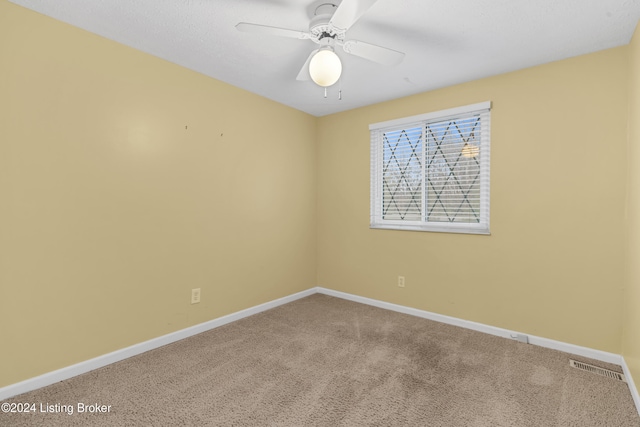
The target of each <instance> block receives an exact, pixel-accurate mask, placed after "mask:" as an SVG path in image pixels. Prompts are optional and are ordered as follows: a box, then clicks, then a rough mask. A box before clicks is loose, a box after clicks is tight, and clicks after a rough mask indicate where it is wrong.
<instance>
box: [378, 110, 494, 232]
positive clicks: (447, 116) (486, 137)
mask: <svg viewBox="0 0 640 427" xmlns="http://www.w3.org/2000/svg"><path fill="white" fill-rule="evenodd" d="M478 114H480V115H482V120H481V123H480V126H481V137H480V153H481V156H480V174H479V176H480V219H479V222H477V223H470V222H466V223H465V222H435V221H431V222H429V221H427V220H426V218H425V216H424V211H425V209H424V208H423V209H422V213H421V215H422V219H421V220H419V221H409V220H389V219H383V218H382V209H383V202H382V200H383V182H382V179H383V167H384V160H383V157H384V147H383V140H382V134H383V133H384V132H390V131H397V130H402V129H403V128H409V127H410V126H416V125H420V126H422V127H426V126H427V125H428V124H432V123H438V122H441V121H446V120H453V119H464V118H469V117H473V116H474V115H478ZM369 131H370V140H371V145H370V148H371V159H370V162H371V163H370V168H371V169H370V170H371V194H370V228H372V229H392V230H411V231H430V232H443V233H464V234H485V235H489V234H491V233H490V228H489V225H490V221H489V220H490V215H489V214H490V165H491V161H490V160H491V150H490V148H491V134H490V132H491V101H486V102H480V103H477V104H470V105H465V106H461V107H455V108H449V109H446V110H440V111H434V112H430V113H425V114H419V115H416V116H411V117H405V118H400V119H395V120H388V121H384V122H379V123H374V124H371V125H369ZM422 144H423V147H422V152H423V153H424V152H425V147H424V140H423V141H422ZM423 158H424V154H423ZM421 174H422V176H423V185H422V190H421V196H422V200H423V202H422V204H423V206H424V204H425V200H426V194H425V193H426V188H425V187H426V186H425V185H424V182H425V181H424V177H425V175H426V174H425V169H424V162H422V165H421Z"/></svg>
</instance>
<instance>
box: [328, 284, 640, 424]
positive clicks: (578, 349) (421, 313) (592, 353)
mask: <svg viewBox="0 0 640 427" xmlns="http://www.w3.org/2000/svg"><path fill="white" fill-rule="evenodd" d="M316 292H318V293H321V294H325V295H330V296H334V297H337V298H342V299H346V300H349V301H354V302H359V303H361V304H367V305H372V306H374V307H378V308H384V309H386V310H391V311H397V312H399V313H404V314H409V315H411V316H417V317H422V318H424V319H429V320H434V321H436V322H440V323H446V324H448V325H453V326H459V327H461V328H465V329H471V330H473V331H478V332H483V333H485V334H490V335H496V336H499V337H503V338H508V339H515V338H514V337H516V336H518V335H523V334H522V333H520V332H516V331H510V330H507V329H502V328H497V327H495V326H489V325H485V324H483V323H477V322H472V321H469V320H463V319H458V318H457V317H451V316H445V315H443V314H437V313H432V312H429V311H425V310H419V309H417V308H411V307H406V306H403V305H398V304H393V303H389V302H385V301H380V300H375V299H371V298H366V297H361V296H358V295H353V294H348V293H346V292H340V291H334V290H332V289H326V288H322V287H318V288H316ZM526 335H527V337H528V339H529V344H532V345H537V346H539V347H546V348H550V349H552V350H558V351H563V352H565V353H570V354H575V355H577V356H583V357H588V358H591V359H595V360H600V361H602V362H606V363H614V364H616V365H620V366H621V367H622V369H623V373H624V375H625V377H626V378H627V384H628V386H629V390H630V391H631V396H633V401H634V402H635V404H636V410H637V411H638V413H639V414H640V395H639V394H638V389H637V388H636V386H635V383H634V382H633V378H631V372H630V371H629V367H628V366H627V364H626V362H625V360H624V357H622V356H621V355H619V354H615V353H608V352H606V351H600V350H595V349H592V348H588V347H582V346H579V345H574V344H569V343H566V342H562V341H556V340H552V339H548V338H542V337H537V336H535V335H528V334H526Z"/></svg>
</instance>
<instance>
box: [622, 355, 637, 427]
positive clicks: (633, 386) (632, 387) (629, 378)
mask: <svg viewBox="0 0 640 427" xmlns="http://www.w3.org/2000/svg"><path fill="white" fill-rule="evenodd" d="M621 366H622V372H623V373H624V376H625V378H626V379H627V384H628V385H629V391H631V396H632V397H633V402H634V403H635V404H636V409H637V410H638V414H640V395H639V394H638V389H637V388H636V383H635V382H633V377H632V376H631V371H630V370H629V367H628V366H627V362H626V361H625V360H624V357H623V358H622V365H621Z"/></svg>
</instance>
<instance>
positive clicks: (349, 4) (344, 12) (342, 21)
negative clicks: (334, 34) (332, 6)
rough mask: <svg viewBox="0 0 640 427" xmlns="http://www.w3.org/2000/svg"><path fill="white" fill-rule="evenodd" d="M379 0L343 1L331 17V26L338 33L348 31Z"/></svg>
mask: <svg viewBox="0 0 640 427" xmlns="http://www.w3.org/2000/svg"><path fill="white" fill-rule="evenodd" d="M377 1H378V0H342V3H340V6H338V9H336V12H335V13H334V14H333V16H332V17H331V21H329V25H330V26H332V27H333V28H334V29H336V30H338V31H347V30H348V29H349V28H350V27H351V26H352V25H353V24H355V23H356V21H357V20H358V19H360V17H361V16H362V15H363V14H364V13H365V12H366V11H367V10H369V8H370V7H371V6H373V4H374V3H375V2H377Z"/></svg>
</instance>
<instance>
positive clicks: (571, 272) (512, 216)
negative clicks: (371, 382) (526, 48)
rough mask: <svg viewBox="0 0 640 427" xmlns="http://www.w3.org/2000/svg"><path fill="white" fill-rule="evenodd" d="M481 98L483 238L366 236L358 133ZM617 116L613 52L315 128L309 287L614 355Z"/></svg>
mask: <svg viewBox="0 0 640 427" xmlns="http://www.w3.org/2000/svg"><path fill="white" fill-rule="evenodd" d="M481 101H492V102H493V110H492V149H491V150H492V151H491V233H492V234H491V236H478V235H460V234H445V233H427V232H406V231H392V230H371V229H369V133H368V125H369V124H370V123H376V122H380V121H384V120H389V119H395V118H400V117H405V116H411V115H416V114H420V113H426V112H430V111H436V110H440V109H445V108H450V107H456V106H461V105H467V104H472V103H476V102H481ZM626 114H627V47H621V48H617V49H612V50H607V51H602V52H599V53H595V54H591V55H586V56H581V57H577V58H573V59H569V60H564V61H560V62H556V63H551V64H547V65H543V66H538V67H535V68H530V69H526V70H522V71H518V72H513V73H509V74H505V75H500V76H497V77H493V78H487V79H483V80H479V81H474V82H470V83H467V84H461V85H457V86H453V87H449V88H445V89H442V90H436V91H432V92H428V93H423V94H420V95H416V96H411V97H407V98H402V99H398V100H394V101H390V102H385V103H382V104H378V105H374V106H370V107H366V108H360V109H357V110H352V111H348V112H344V113H340V114H335V115H331V116H326V117H323V118H321V119H320V120H319V125H318V135H319V137H318V272H319V275H318V285H319V286H325V287H328V288H332V289H336V290H339V291H344V292H349V293H353V294H357V295H362V296H366V297H371V298H375V299H380V300H384V301H389V302H392V303H397V304H402V305H405V306H410V307H416V308H419V309H424V310H429V311H432V312H436V313H441V314H445V315H449V316H455V317H458V318H462V319H468V320H472V321H476V322H481V323H485V324H489V325H493V326H498V327H504V328H507V329H511V330H516V331H522V332H524V333H528V334H533V335H538V336H542V337H546V338H551V339H556V340H560V341H565V342H568V343H573V344H577V345H581V346H587V347H592V348H595V349H600V350H604V351H610V352H614V353H620V351H621V327H622V315H621V307H622V298H623V295H622V283H623V276H624V233H625V229H624V221H623V219H624V218H623V215H624V202H625V186H624V182H625V171H626V138H627V130H626ZM398 275H403V276H405V277H406V287H405V288H404V289H401V288H398V287H397V286H396V283H397V276H398Z"/></svg>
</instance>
